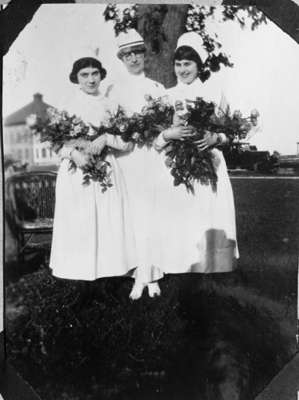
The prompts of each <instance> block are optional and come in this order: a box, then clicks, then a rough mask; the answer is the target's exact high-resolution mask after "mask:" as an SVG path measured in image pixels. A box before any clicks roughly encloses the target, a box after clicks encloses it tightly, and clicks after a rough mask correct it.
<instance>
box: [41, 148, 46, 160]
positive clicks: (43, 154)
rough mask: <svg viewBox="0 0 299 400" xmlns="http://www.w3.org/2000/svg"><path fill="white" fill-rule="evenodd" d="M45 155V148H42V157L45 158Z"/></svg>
mask: <svg viewBox="0 0 299 400" xmlns="http://www.w3.org/2000/svg"><path fill="white" fill-rule="evenodd" d="M46 157H47V150H46V149H42V158H46Z"/></svg>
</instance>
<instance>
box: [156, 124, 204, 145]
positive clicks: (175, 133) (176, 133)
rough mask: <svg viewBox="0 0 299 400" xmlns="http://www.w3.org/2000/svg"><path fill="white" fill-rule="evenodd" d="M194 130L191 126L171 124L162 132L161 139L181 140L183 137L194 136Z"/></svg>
mask: <svg viewBox="0 0 299 400" xmlns="http://www.w3.org/2000/svg"><path fill="white" fill-rule="evenodd" d="M195 133H196V132H195V131H194V129H193V128H192V127H191V126H182V125H180V126H172V127H171V128H168V129H166V130H165V131H164V132H163V139H164V140H165V141H166V142H168V141H169V140H183V139H185V138H188V137H191V136H194V134H195Z"/></svg>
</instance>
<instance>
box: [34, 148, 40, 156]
mask: <svg viewBox="0 0 299 400" xmlns="http://www.w3.org/2000/svg"><path fill="white" fill-rule="evenodd" d="M35 156H36V158H39V149H35Z"/></svg>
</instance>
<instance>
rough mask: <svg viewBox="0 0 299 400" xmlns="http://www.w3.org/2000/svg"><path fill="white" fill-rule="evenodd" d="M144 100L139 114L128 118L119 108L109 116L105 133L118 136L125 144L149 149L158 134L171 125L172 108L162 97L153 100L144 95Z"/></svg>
mask: <svg viewBox="0 0 299 400" xmlns="http://www.w3.org/2000/svg"><path fill="white" fill-rule="evenodd" d="M145 100H146V104H145V106H144V107H143V108H142V110H141V113H134V114H133V115H131V116H130V117H128V116H127V115H126V113H125V111H124V109H123V108H122V107H121V106H119V107H118V109H117V111H116V113H113V114H111V115H110V118H109V120H108V123H107V125H106V132H108V133H111V134H113V135H119V136H120V137H121V138H122V139H123V140H124V141H125V142H132V143H134V144H136V145H137V146H139V147H143V146H146V147H151V146H152V145H153V142H154V140H155V139H156V137H157V136H158V135H159V134H160V132H161V131H162V130H163V129H165V128H166V127H167V126H169V125H170V124H171V122H172V116H173V107H172V106H171V105H170V104H168V103H167V101H166V99H164V98H162V97H159V98H156V99H153V98H152V97H151V96H150V95H146V96H145Z"/></svg>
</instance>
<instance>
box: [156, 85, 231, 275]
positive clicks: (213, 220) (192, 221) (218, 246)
mask: <svg viewBox="0 0 299 400" xmlns="http://www.w3.org/2000/svg"><path fill="white" fill-rule="evenodd" d="M168 92H169V96H170V98H171V100H172V101H173V102H175V100H181V101H184V100H186V99H189V100H194V99H195V98H196V97H203V98H204V99H205V100H207V101H212V99H214V100H215V101H217V103H218V104H219V100H220V92H219V91H218V94H217V93H216V92H217V90H216V92H215V91H214V92H213V91H211V90H209V87H208V86H207V85H206V84H202V83H201V81H200V80H199V79H196V80H195V81H194V82H193V83H192V84H190V85H185V84H178V85H177V86H175V87H174V88H172V89H170V90H169V91H168ZM212 151H213V153H214V156H215V165H216V168H217V177H218V182H217V192H216V193H215V192H213V190H212V189H211V187H210V186H206V185H202V184H201V183H200V182H196V183H195V184H194V190H195V194H192V193H189V192H187V190H186V187H185V185H179V186H176V187H175V186H174V185H173V177H172V176H171V174H170V170H169V169H168V168H167V166H166V165H165V162H164V161H165V154H164V151H161V153H160V167H161V176H160V179H159V181H158V182H157V185H156V190H155V200H154V209H155V211H154V214H153V215H154V217H153V220H154V221H155V223H156V235H154V243H153V247H155V248H156V252H155V257H156V258H155V260H154V263H155V265H157V266H159V267H160V268H161V269H162V270H163V271H164V272H165V273H185V272H201V273H216V272H228V271H232V270H233V268H234V259H235V258H237V257H238V250H237V240H236V225H235V208H234V199H233V192H232V187H231V183H230V179H229V176H228V173H227V167H226V163H225V160H224V157H223V154H222V152H221V151H220V150H218V149H213V150H212Z"/></svg>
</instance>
